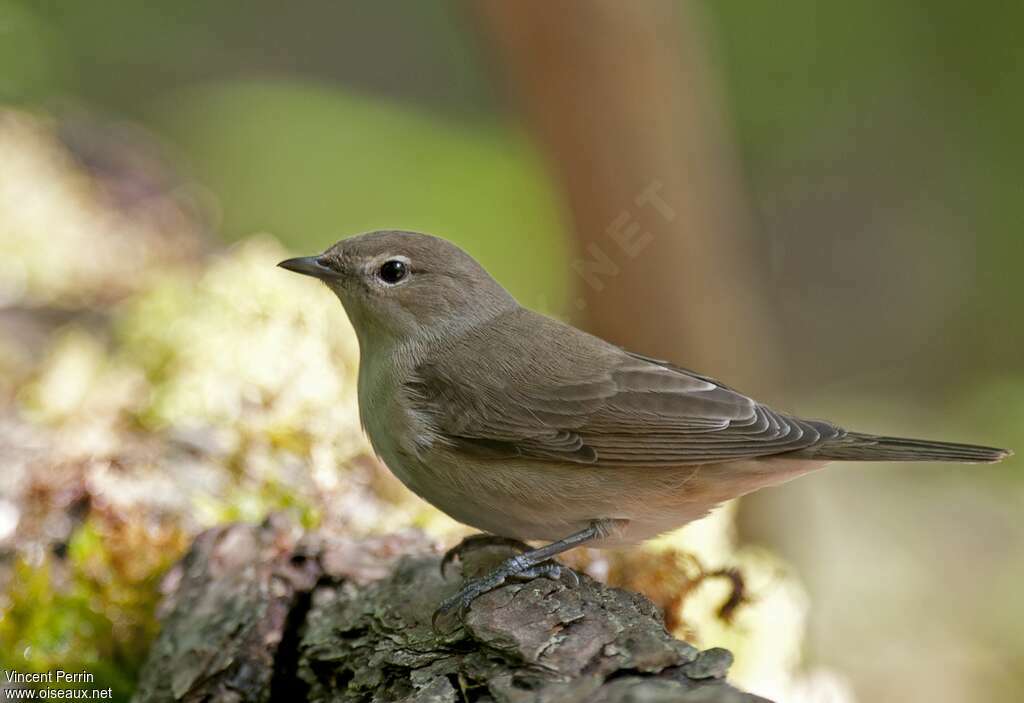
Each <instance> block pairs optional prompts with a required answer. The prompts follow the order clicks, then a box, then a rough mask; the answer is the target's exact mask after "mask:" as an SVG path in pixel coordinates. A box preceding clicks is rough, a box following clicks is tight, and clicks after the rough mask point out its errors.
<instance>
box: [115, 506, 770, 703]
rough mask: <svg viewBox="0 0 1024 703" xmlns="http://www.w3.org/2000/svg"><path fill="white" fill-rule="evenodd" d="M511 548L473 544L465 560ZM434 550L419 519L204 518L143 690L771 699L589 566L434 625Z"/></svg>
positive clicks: (189, 696) (344, 697)
mask: <svg viewBox="0 0 1024 703" xmlns="http://www.w3.org/2000/svg"><path fill="white" fill-rule="evenodd" d="M503 556H507V554H500V553H496V552H494V551H488V550H478V552H475V553H473V554H472V555H470V556H468V557H467V558H466V561H465V563H463V564H461V567H462V569H463V571H465V572H467V573H470V574H472V573H478V572H479V571H481V570H483V569H486V568H488V567H489V566H490V565H491V564H493V562H494V559H496V558H499V557H503ZM439 563H440V560H439V556H438V554H437V551H436V550H434V549H432V548H431V545H430V543H429V542H428V541H427V540H426V539H425V538H424V537H423V536H422V535H420V534H418V533H407V534H397V535H391V536H388V537H380V538H371V539H366V540H362V541H355V540H351V539H344V538H327V537H324V536H322V535H317V534H312V535H300V534H299V533H298V532H297V531H296V530H295V529H294V528H292V527H291V526H289V525H287V524H284V523H282V522H280V521H269V522H267V523H265V524H263V525H261V526H249V525H241V524H236V525H230V526H226V527H220V528H216V529H213V530H210V531H207V532H205V533H203V534H202V535H200V536H199V537H198V538H197V539H196V541H195V543H194V544H193V546H192V548H191V550H190V551H189V553H188V554H187V555H186V557H185V558H184V559H183V560H182V562H181V563H180V564H179V565H178V566H177V567H176V568H175V569H174V570H173V571H172V572H171V574H169V576H168V581H167V584H166V586H167V589H168V595H167V599H166V603H165V608H164V610H163V614H162V620H163V628H162V631H161V634H160V636H159V637H158V639H157V641H156V642H155V644H154V646H153V648H152V650H151V652H150V654H149V658H148V660H147V663H146V666H145V668H144V670H143V674H142V677H141V680H140V684H139V688H138V690H137V693H136V696H135V700H136V701H154V702H157V703H160V702H163V701H168V702H170V701H175V702H185V701H188V702H194V701H230V702H232V703H235V702H239V703H240V702H242V701H260V702H267V701H285V700H287V701H292V700H309V701H314V702H316V701H325V702H326V701H343V702H348V701H374V702H376V701H402V702H404V703H456V702H459V701H480V702H486V701H493V702H494V703H526V702H536V703H556V702H562V701H565V702H578V703H584V702H597V703H613V702H616V701H622V702H625V701H683V702H685V701H694V702H697V701H700V702H703V703H708V702H714V703H755V702H757V701H764V699H762V698H758V697H756V696H752V695H750V694H747V693H743V692H741V691H738V690H737V689H735V688H733V687H732V686H730V685H729V684H728V683H726V682H725V680H724V677H725V674H726V670H727V668H728V666H729V664H730V663H731V661H732V657H731V655H730V653H729V652H728V651H726V650H724V649H709V650H705V651H703V652H701V651H698V650H697V649H696V648H694V647H693V646H691V645H689V644H687V643H685V642H681V641H679V640H676V639H674V638H673V637H672V636H671V635H669V633H668V632H667V631H666V630H665V628H664V625H663V623H662V619H661V615H660V613H659V612H658V611H657V609H656V608H655V607H654V606H653V605H652V604H651V603H650V601H648V600H647V599H646V598H644V597H643V596H640V595H637V594H634V593H628V592H625V591H621V590H617V589H613V588H608V587H606V586H604V585H602V584H600V583H597V582H596V581H593V580H592V579H589V578H588V577H586V576H582V575H581V576H580V583H579V584H578V585H567V584H564V583H560V582H556V581H552V580H550V579H547V578H538V579H534V580H531V581H529V582H526V583H515V584H509V585H505V586H503V587H501V588H499V589H497V590H495V591H492V592H491V593H488V594H486V595H484V596H481V597H480V598H479V599H477V600H476V601H475V602H474V603H473V605H472V606H471V607H470V608H469V610H468V612H466V613H465V614H464V615H462V616H460V617H454V618H450V619H448V620H447V621H442V622H441V627H440V628H439V631H435V630H434V629H433V628H432V626H431V615H432V613H433V611H434V609H435V608H436V606H437V604H438V603H439V602H440V600H441V599H442V598H443V597H444V596H446V595H449V594H451V593H452V592H453V591H454V590H455V589H456V588H458V586H459V582H460V579H458V578H456V577H455V576H454V575H453V574H451V573H450V574H449V576H448V578H447V579H445V578H444V577H442V575H441V573H440V570H439ZM453 570H455V571H457V569H454V567H453Z"/></svg>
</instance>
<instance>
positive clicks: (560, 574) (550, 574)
mask: <svg viewBox="0 0 1024 703" xmlns="http://www.w3.org/2000/svg"><path fill="white" fill-rule="evenodd" d="M542 576H543V577H544V578H549V579H551V580H552V581H564V582H566V583H567V585H569V586H570V587H571V588H575V587H576V586H579V585H580V577H579V576H577V575H576V572H575V571H573V570H572V569H570V568H569V567H567V566H562V565H561V564H559V563H557V562H553V561H546V562H543V563H541V564H537V566H534V567H532V568H529V569H525V570H523V571H520V572H519V573H518V574H515V578H516V579H517V580H518V579H520V578H522V579H523V580H524V581H525V580H529V579H534V578H539V577H542Z"/></svg>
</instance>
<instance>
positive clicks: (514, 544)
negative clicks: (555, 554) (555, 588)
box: [441, 534, 531, 577]
mask: <svg viewBox="0 0 1024 703" xmlns="http://www.w3.org/2000/svg"><path fill="white" fill-rule="evenodd" d="M487 547H507V548H509V549H514V550H516V551H518V552H528V551H530V549H531V547H530V545H528V544H527V543H526V542H522V541H520V540H518V539H513V538H511V537H499V536H498V535H488V534H479V535H470V536H469V537H465V538H463V540H462V541H461V542H459V543H458V544H456V545H455V546H454V547H452V548H451V549H449V550H448V551H447V552H445V553H444V556H443V557H442V558H441V576H442V577H447V571H448V567H449V566H450V565H451V563H452V562H453V561H455V560H456V559H458V560H459V561H462V557H463V555H465V554H467V553H468V552H471V551H473V550H474V549H484V548H487Z"/></svg>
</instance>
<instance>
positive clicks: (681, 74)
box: [469, 0, 777, 392]
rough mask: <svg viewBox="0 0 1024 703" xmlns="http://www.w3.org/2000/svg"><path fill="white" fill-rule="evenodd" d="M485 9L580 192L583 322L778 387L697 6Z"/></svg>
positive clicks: (737, 379) (488, 25) (511, 71)
mask: <svg viewBox="0 0 1024 703" xmlns="http://www.w3.org/2000/svg"><path fill="white" fill-rule="evenodd" d="M469 7H470V8H471V9H472V11H473V12H475V15H476V16H477V17H478V18H479V21H480V26H481V27H482V31H483V33H484V35H485V36H486V38H487V40H488V44H492V45H493V46H495V47H496V57H497V59H498V61H499V63H500V65H501V68H502V69H503V70H504V72H505V73H506V75H507V77H508V79H509V81H510V83H511V86H512V88H513V93H514V95H515V96H516V97H517V98H518V102H519V104H520V105H521V107H522V111H523V113H524V114H525V117H526V119H527V123H528V125H529V126H530V128H531V129H532V131H533V132H534V134H535V136H536V139H537V141H538V142H539V144H540V145H541V148H542V150H543V152H544V154H545V155H546V157H547V160H548V162H549V164H550V167H551V168H552V169H553V171H554V174H555V176H556V178H557V180H558V182H559V183H560V185H561V186H562V188H563V189H564V193H565V200H566V203H567V206H568V211H569V214H570V216H571V227H572V231H573V233H574V234H575V238H576V241H577V244H578V247H577V250H578V257H579V258H578V260H577V261H576V263H575V264H574V268H575V269H576V271H577V273H579V279H578V280H579V291H580V296H579V298H578V300H577V301H576V307H577V309H578V310H579V311H580V313H581V314H580V317H581V318H582V322H583V323H584V324H585V325H587V326H588V327H589V329H590V330H592V331H593V332H595V333H596V334H598V335H600V336H603V337H605V338H607V339H609V340H612V341H614V342H616V343H619V344H623V345H627V346H629V347H630V348H632V349H634V350H636V351H640V352H643V353H646V354H650V355H654V356H660V357H664V358H669V359H672V360H674V361H676V362H678V363H682V364H686V365H689V366H692V367H694V368H696V369H700V370H701V371H703V372H705V373H709V374H714V375H718V376H721V377H724V378H727V379H729V380H730V381H731V382H734V383H736V384H737V385H741V386H742V387H743V388H747V389H749V390H751V391H755V392H756V391H759V390H763V389H764V388H766V387H767V386H768V385H770V382H768V381H767V380H766V379H770V378H771V377H772V376H774V374H775V371H776V366H777V357H776V355H775V353H774V350H775V344H774V341H773V334H774V329H773V325H772V322H771V317H770V315H769V314H767V312H766V308H767V306H766V304H765V299H764V297H763V296H762V295H761V291H760V284H759V280H758V276H757V267H756V266H755V264H754V262H753V261H752V253H751V252H752V246H751V242H750V241H749V240H748V231H747V226H746V224H747V223H746V217H745V214H744V213H745V204H744V202H743V198H742V197H741V195H740V188H739V186H738V180H737V177H736V172H735V163H734V162H735V159H734V154H733V151H732V149H731V148H730V146H729V139H728V138H727V136H725V134H726V131H725V130H724V129H723V122H724V119H723V113H722V111H721V110H720V109H719V105H718V100H717V96H716V94H715V91H714V89H713V88H714V86H713V85H712V81H711V80H710V79H709V71H708V67H707V65H706V64H707V62H706V59H705V52H704V47H703V46H702V43H701V41H700V39H701V36H700V31H699V28H698V27H697V26H696V23H695V22H694V18H693V17H691V10H692V8H690V7H689V6H688V5H687V4H685V3H677V2H671V1H669V0H648V1H647V2H640V3H623V2H615V0H587V1H586V2H579V1H567V2H557V3H552V2H545V1H543V0H524V1H519V2H503V1H501V0H486V1H484V2H474V3H471V4H469Z"/></svg>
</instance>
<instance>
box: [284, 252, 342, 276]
mask: <svg viewBox="0 0 1024 703" xmlns="http://www.w3.org/2000/svg"><path fill="white" fill-rule="evenodd" d="M317 258H318V257H316V256H298V257H296V258H294V259H285V260H284V261H282V262H281V263H279V264H278V266H280V267H281V268H283V269H288V270H289V271H294V272H295V273H301V274H303V275H305V276H312V277H313V278H319V279H320V280H324V279H328V278H338V277H339V276H340V274H339V273H338V272H337V271H335V270H334V269H332V268H329V267H327V266H324V265H323V264H321V263H320V262H319V261H317Z"/></svg>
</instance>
